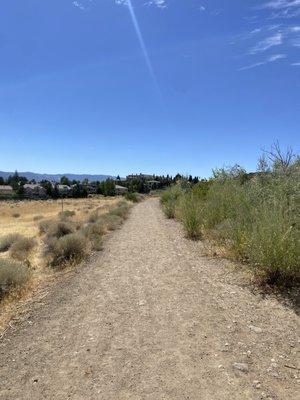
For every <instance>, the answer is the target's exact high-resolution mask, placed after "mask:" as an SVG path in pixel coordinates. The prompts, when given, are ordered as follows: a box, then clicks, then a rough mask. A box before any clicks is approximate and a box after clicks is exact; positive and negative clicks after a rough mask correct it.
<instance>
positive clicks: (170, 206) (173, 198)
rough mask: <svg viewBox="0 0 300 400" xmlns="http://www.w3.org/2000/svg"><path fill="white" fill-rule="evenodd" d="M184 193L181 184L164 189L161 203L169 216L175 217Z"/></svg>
mask: <svg viewBox="0 0 300 400" xmlns="http://www.w3.org/2000/svg"><path fill="white" fill-rule="evenodd" d="M183 193H184V191H183V189H181V187H179V186H172V187H171V188H169V189H166V190H164V191H163V193H162V195H161V203H162V205H163V210H164V212H165V214H166V216H167V217H168V218H175V214H176V206H177V204H178V200H179V198H180V197H181V196H182V195H183Z"/></svg>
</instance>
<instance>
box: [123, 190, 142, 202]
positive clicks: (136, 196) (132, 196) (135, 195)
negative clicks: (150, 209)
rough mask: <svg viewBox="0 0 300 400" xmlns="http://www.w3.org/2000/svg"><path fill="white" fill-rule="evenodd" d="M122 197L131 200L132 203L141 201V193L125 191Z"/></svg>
mask: <svg viewBox="0 0 300 400" xmlns="http://www.w3.org/2000/svg"><path fill="white" fill-rule="evenodd" d="M124 197H125V199H126V200H128V201H132V202H133V203H138V202H140V201H141V195H140V194H139V193H131V192H127V193H126V194H125V196H124Z"/></svg>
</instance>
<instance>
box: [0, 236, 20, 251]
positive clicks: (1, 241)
mask: <svg viewBox="0 0 300 400" xmlns="http://www.w3.org/2000/svg"><path fill="white" fill-rule="evenodd" d="M20 238H22V235H20V234H19V233H10V234H8V235H6V236H2V237H1V238H0V253H3V252H5V251H8V250H9V249H10V247H11V246H12V244H13V243H14V242H15V241H16V240H19V239H20Z"/></svg>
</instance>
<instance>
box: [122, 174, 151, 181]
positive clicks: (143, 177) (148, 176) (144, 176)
mask: <svg viewBox="0 0 300 400" xmlns="http://www.w3.org/2000/svg"><path fill="white" fill-rule="evenodd" d="M153 178H154V175H147V174H132V175H127V177H126V180H131V179H146V180H147V179H153Z"/></svg>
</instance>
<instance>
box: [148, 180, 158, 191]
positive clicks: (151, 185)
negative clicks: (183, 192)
mask: <svg viewBox="0 0 300 400" xmlns="http://www.w3.org/2000/svg"><path fill="white" fill-rule="evenodd" d="M147 185H148V187H149V189H150V190H155V189H159V188H160V182H159V181H154V180H153V181H148V182H147Z"/></svg>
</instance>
